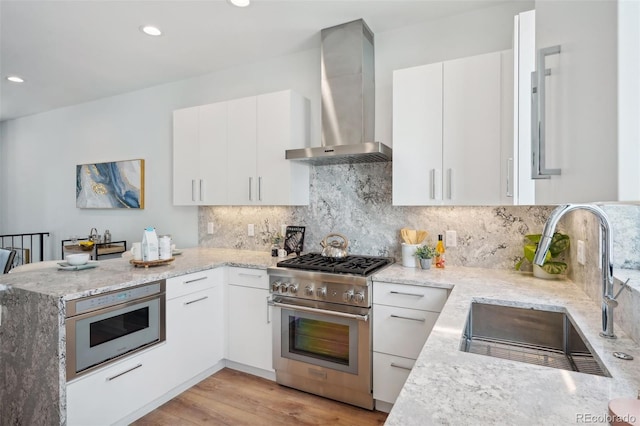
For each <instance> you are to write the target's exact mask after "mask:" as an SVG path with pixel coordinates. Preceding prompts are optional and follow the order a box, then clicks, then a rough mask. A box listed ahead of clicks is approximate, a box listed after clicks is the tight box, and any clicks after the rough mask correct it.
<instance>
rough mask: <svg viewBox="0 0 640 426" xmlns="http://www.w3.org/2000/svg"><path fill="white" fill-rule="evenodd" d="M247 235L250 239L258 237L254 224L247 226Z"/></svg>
mask: <svg viewBox="0 0 640 426" xmlns="http://www.w3.org/2000/svg"><path fill="white" fill-rule="evenodd" d="M247 235H248V236H250V237H253V236H254V235H256V231H255V227H254V226H253V223H250V224H249V225H247Z"/></svg>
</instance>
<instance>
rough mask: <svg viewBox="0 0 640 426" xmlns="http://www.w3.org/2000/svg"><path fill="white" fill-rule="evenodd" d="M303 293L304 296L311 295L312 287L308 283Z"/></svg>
mask: <svg viewBox="0 0 640 426" xmlns="http://www.w3.org/2000/svg"><path fill="white" fill-rule="evenodd" d="M304 294H305V295H306V296H313V287H311V286H310V285H308V286H306V287H305V288H304Z"/></svg>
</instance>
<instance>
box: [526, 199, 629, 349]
mask: <svg viewBox="0 0 640 426" xmlns="http://www.w3.org/2000/svg"><path fill="white" fill-rule="evenodd" d="M573 210H587V211H589V212H591V213H593V214H594V215H595V216H596V217H597V218H598V221H599V222H600V229H601V230H602V244H601V247H602V249H601V253H600V257H601V259H602V332H601V333H600V336H602V337H604V338H607V339H615V338H616V335H615V333H614V332H613V308H614V307H615V305H617V303H611V301H612V300H615V296H614V294H613V262H612V258H613V238H612V235H611V223H610V222H609V218H608V216H607V214H606V213H605V212H604V210H602V209H601V208H600V207H598V206H596V205H592V204H564V205H560V206H558V207H556V208H555V209H554V210H553V211H552V212H551V215H549V218H548V219H547V223H546V224H545V225H544V229H543V231H542V238H541V239H540V242H539V243H538V248H537V249H536V254H535V256H534V258H533V263H535V264H536V265H540V266H542V264H543V263H544V260H545V257H546V255H547V251H548V250H549V245H550V244H551V239H552V238H553V233H554V232H555V230H556V226H557V225H558V222H559V221H560V219H561V218H562V217H563V216H564V215H565V214H567V213H569V212H571V211H573Z"/></svg>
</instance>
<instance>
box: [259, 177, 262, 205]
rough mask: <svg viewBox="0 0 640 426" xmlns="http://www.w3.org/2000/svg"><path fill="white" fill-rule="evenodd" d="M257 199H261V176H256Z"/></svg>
mask: <svg viewBox="0 0 640 426" xmlns="http://www.w3.org/2000/svg"><path fill="white" fill-rule="evenodd" d="M258 201H262V176H258Z"/></svg>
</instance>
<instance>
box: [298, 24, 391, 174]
mask: <svg viewBox="0 0 640 426" xmlns="http://www.w3.org/2000/svg"><path fill="white" fill-rule="evenodd" d="M320 38H321V40H322V44H321V49H320V50H321V67H322V69H321V72H322V81H321V92H322V93H321V94H322V146H321V147H316V148H302V149H290V150H287V151H286V152H285V158H286V159H287V160H298V161H305V162H308V163H311V164H315V165H324V164H349V163H372V162H378V161H391V152H392V151H391V148H389V147H388V146H386V145H384V144H383V143H381V142H373V138H374V135H373V134H374V117H375V84H374V68H375V64H374V49H373V33H372V32H371V30H370V29H369V27H368V26H367V24H366V23H365V22H364V21H363V20H362V19H359V20H357V21H352V22H348V23H346V24H341V25H337V26H335V27H331V28H325V29H323V30H322V31H321V32H320Z"/></svg>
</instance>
